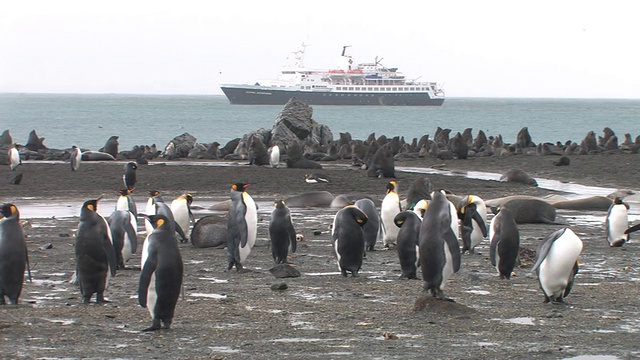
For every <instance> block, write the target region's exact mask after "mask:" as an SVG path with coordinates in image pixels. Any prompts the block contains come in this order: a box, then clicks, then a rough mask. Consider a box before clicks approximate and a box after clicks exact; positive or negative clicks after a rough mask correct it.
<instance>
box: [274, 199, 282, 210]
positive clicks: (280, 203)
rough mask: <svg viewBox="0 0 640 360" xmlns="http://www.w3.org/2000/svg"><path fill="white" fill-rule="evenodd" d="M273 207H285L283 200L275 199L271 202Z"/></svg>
mask: <svg viewBox="0 0 640 360" xmlns="http://www.w3.org/2000/svg"><path fill="white" fill-rule="evenodd" d="M273 207H275V208H276V209H282V208H283V207H285V203H284V200H276V202H275V203H273Z"/></svg>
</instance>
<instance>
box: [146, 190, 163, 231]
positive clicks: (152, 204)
mask: <svg viewBox="0 0 640 360" xmlns="http://www.w3.org/2000/svg"><path fill="white" fill-rule="evenodd" d="M148 193H149V198H148V199H147V205H146V206H145V208H144V214H145V215H156V214H157V212H156V199H162V197H161V196H160V191H158V190H149V191H148ZM144 229H145V230H146V232H147V236H148V235H149V234H151V232H153V225H152V224H151V222H150V221H149V219H147V218H146V217H145V218H144Z"/></svg>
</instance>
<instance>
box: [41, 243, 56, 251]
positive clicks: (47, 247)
mask: <svg viewBox="0 0 640 360" xmlns="http://www.w3.org/2000/svg"><path fill="white" fill-rule="evenodd" d="M49 249H53V244H52V243H46V244H44V245H42V246H40V250H49Z"/></svg>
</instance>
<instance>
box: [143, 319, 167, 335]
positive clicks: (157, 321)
mask: <svg viewBox="0 0 640 360" xmlns="http://www.w3.org/2000/svg"><path fill="white" fill-rule="evenodd" d="M169 326H171V323H169ZM160 329H161V326H160V319H153V323H152V324H151V326H150V327H148V328H146V329H144V330H141V331H143V332H147V331H156V330H160Z"/></svg>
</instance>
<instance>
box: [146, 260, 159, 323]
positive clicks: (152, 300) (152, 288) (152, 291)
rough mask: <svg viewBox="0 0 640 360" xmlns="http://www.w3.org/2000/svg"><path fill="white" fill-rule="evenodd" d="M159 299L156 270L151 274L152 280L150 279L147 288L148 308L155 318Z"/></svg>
mask: <svg viewBox="0 0 640 360" xmlns="http://www.w3.org/2000/svg"><path fill="white" fill-rule="evenodd" d="M157 301H158V293H157V292H156V272H155V271H154V272H153V274H151V280H149V288H148V289H147V310H149V314H151V317H152V318H155V316H154V314H153V313H154V311H155V309H156V302H157Z"/></svg>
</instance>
